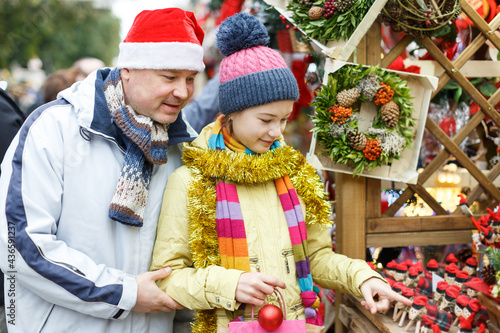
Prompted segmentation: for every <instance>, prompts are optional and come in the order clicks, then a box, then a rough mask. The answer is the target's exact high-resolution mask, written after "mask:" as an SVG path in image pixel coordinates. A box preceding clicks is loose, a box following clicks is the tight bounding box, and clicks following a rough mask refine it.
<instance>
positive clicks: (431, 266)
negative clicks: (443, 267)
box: [427, 259, 439, 272]
mask: <svg viewBox="0 0 500 333" xmlns="http://www.w3.org/2000/svg"><path fill="white" fill-rule="evenodd" d="M438 268H439V265H438V262H437V261H436V259H431V260H429V262H428V263H427V270H428V271H430V272H437V270H438Z"/></svg>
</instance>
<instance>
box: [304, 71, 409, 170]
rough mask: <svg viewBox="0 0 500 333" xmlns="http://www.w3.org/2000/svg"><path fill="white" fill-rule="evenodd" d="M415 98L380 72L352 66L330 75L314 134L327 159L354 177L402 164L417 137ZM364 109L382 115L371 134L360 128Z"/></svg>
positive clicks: (397, 80) (390, 75)
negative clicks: (395, 162) (399, 161)
mask: <svg viewBox="0 0 500 333" xmlns="http://www.w3.org/2000/svg"><path fill="white" fill-rule="evenodd" d="M409 92H410V88H408V87H407V86H406V81H404V80H402V79H401V78H400V77H399V76H398V75H397V74H396V73H393V72H388V71H385V70H383V69H380V68H378V67H363V66H361V65H357V66H354V65H350V66H344V67H342V68H340V69H339V70H338V71H336V72H334V73H330V74H329V75H328V82H327V85H326V86H323V88H322V89H321V91H320V92H319V93H318V96H317V98H316V100H315V101H314V102H313V104H312V105H314V106H315V107H316V109H315V114H314V115H313V116H312V121H313V123H314V127H313V132H314V133H316V135H317V140H318V144H319V145H321V146H322V147H324V149H325V150H324V151H323V152H322V153H323V154H328V156H329V157H330V158H331V159H332V161H334V162H336V163H340V164H345V165H347V166H349V167H350V168H352V169H354V171H353V174H354V175H356V174H359V173H362V172H363V170H365V169H366V170H371V169H373V168H375V167H377V166H382V165H388V164H390V163H391V162H392V161H393V160H394V159H399V158H400V156H401V153H402V151H403V150H404V149H405V148H406V147H409V146H411V144H412V142H413V139H414V137H415V127H416V120H415V119H414V118H412V116H411V115H412V112H413V105H412V103H411V102H410V99H411V97H410V95H409ZM362 103H374V104H375V106H376V109H377V115H376V117H375V119H374V120H373V122H372V123H371V126H370V127H369V128H368V129H367V130H365V131H362V130H361V129H360V128H358V120H359V119H358V118H359V110H360V106H361V104H362Z"/></svg>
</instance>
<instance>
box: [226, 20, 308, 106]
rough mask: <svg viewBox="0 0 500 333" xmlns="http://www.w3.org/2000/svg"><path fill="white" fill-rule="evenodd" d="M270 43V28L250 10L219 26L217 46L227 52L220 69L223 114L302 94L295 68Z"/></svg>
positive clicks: (297, 96) (293, 97) (294, 97)
mask: <svg viewBox="0 0 500 333" xmlns="http://www.w3.org/2000/svg"><path fill="white" fill-rule="evenodd" d="M268 43H269V35H268V33H267V30H266V28H265V27H264V25H263V24H262V23H261V22H260V21H259V20H258V19H257V18H255V17H254V16H251V15H249V14H246V13H242V14H235V15H233V16H231V17H228V18H227V19H225V20H224V21H223V22H222V24H221V25H220V26H219V30H218V31H217V47H218V48H219V50H220V52H221V53H222V54H223V55H224V56H225V58H224V59H223V60H222V62H221V64H220V69H219V81H220V86H219V108H220V111H221V113H222V114H225V115H228V114H231V113H233V112H237V111H241V110H244V109H248V108H251V107H254V106H258V105H263V104H268V103H272V102H277V101H285V100H294V101H296V100H297V99H298V98H299V88H298V85H297V81H296V80H295V77H294V76H293V73H292V71H291V70H290V69H289V68H288V67H287V64H286V62H285V60H284V59H283V57H282V56H281V55H280V54H279V53H278V52H277V51H275V50H273V49H271V48H269V47H267V46H266V45H267V44H268Z"/></svg>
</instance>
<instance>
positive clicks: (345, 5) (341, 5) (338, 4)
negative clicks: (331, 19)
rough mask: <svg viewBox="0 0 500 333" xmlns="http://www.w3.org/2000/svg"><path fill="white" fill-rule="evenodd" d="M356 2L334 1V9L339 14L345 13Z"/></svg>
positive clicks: (353, 0)
mask: <svg viewBox="0 0 500 333" xmlns="http://www.w3.org/2000/svg"><path fill="white" fill-rule="evenodd" d="M355 2H356V0H334V1H333V3H334V4H335V8H337V10H338V11H339V12H341V13H345V12H346V11H347V10H348V9H349V8H351V6H352V5H353V4H354V3H355Z"/></svg>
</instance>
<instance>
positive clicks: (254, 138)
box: [230, 100, 294, 153]
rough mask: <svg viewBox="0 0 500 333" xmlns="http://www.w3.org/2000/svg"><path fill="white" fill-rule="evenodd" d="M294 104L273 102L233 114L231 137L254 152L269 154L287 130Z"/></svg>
mask: <svg viewBox="0 0 500 333" xmlns="http://www.w3.org/2000/svg"><path fill="white" fill-rule="evenodd" d="M293 103H294V101H292V100H287V101H278V102H272V103H269V104H264V105H259V106H254V107H252V108H248V109H245V110H243V111H240V112H236V113H233V114H231V115H230V117H231V126H230V129H231V136H232V137H233V138H234V139H235V140H236V141H238V142H239V143H241V144H243V145H244V146H245V147H247V148H248V149H250V150H252V151H253V152H256V153H265V152H267V151H268V150H269V148H270V147H271V145H272V144H273V142H274V141H275V140H277V139H278V138H279V137H280V136H281V134H282V133H283V131H284V130H285V127H286V122H287V120H288V117H289V116H290V113H292V107H293Z"/></svg>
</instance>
